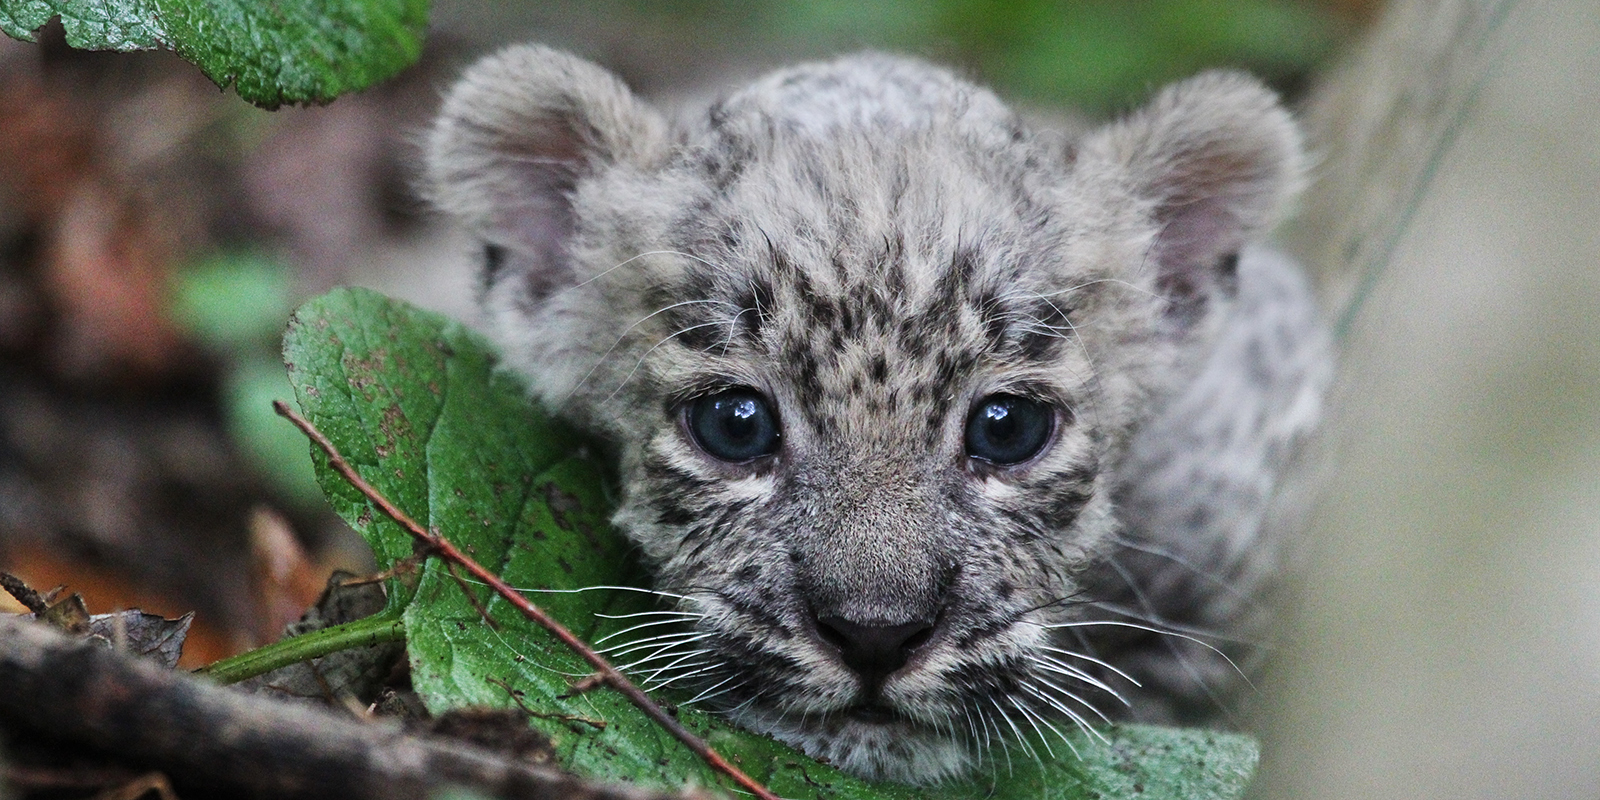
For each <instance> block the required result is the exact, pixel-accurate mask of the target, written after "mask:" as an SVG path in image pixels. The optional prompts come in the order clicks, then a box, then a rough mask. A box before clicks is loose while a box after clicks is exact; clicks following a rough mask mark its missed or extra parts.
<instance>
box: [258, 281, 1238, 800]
mask: <svg viewBox="0 0 1600 800" xmlns="http://www.w3.org/2000/svg"><path fill="white" fill-rule="evenodd" d="M284 352H285V358H286V360H287V361H288V362H289V370H290V376H291V379H292V381H293V383H294V385H295V390H296V395H297V397H298V398H299V401H300V404H301V407H302V409H303V410H304V412H305V414H306V416H307V417H308V418H310V419H311V421H312V422H314V423H315V424H316V425H317V426H318V427H319V428H321V429H322V430H323V432H324V433H326V434H327V435H328V436H329V438H330V439H332V440H333V442H334V443H335V445H336V446H338V447H339V448H340V450H341V451H342V452H343V453H344V454H345V456H346V457H347V458H348V459H349V460H350V461H351V462H352V463H353V464H354V465H355V466H356V468H357V469H358V470H359V471H360V472H361V474H362V476H363V477H364V478H366V479H367V480H368V481H370V482H371V483H372V484H373V485H374V486H376V487H378V488H379V489H380V490H381V491H382V492H384V493H385V494H386V495H387V496H388V497H390V498H391V499H392V500H394V501H395V502H396V503H398V504H399V505H400V506H401V507H402V508H405V509H406V510H407V511H408V512H409V513H410V514H411V515H412V516H413V517H415V518H416V519H418V520H419V521H420V522H422V523H423V524H426V525H430V526H434V527H436V528H438V529H439V530H440V531H441V532H442V533H443V534H445V535H446V536H447V537H449V538H450V539H451V540H452V541H454V542H455V543H456V544H457V545H458V546H460V547H462V548H463V549H464V550H466V551H467V552H469V553H471V554H472V555H473V556H474V557H475V558H477V559H478V560H479V561H480V562H481V563H483V564H484V565H485V566H487V567H489V568H490V569H491V570H497V571H499V573H500V574H501V575H502V576H503V577H504V578H505V579H506V580H507V581H509V582H510V583H512V584H513V585H516V586H520V587H527V588H529V589H536V590H541V591H536V592H533V593H532V594H531V595H530V596H531V597H532V598H533V599H534V600H535V602H537V603H539V604H540V605H542V606H543V607H544V608H545V609H546V610H548V611H549V612H550V613H552V614H553V615H554V616H556V617H557V618H558V619H561V620H563V621H564V622H565V623H566V624H567V625H568V626H569V627H571V628H572V629H573V630H574V632H576V633H577V634H578V635H579V636H581V637H584V638H586V639H588V640H589V641H591V642H592V641H595V640H596V639H598V638H600V637H602V636H606V635H608V634H609V633H612V632H615V631H617V630H620V629H621V628H622V627H623V626H625V625H626V624H627V622H628V621H624V620H613V619H607V618H603V617H599V616H596V615H597V614H600V613H605V614H609V615H613V616H615V615H622V614H629V613H636V612H639V611H645V610H649V609H652V608H654V605H653V603H652V600H651V597H650V595H649V594H647V593H645V592H641V591H629V590H625V589H589V590H587V591H570V590H577V589H588V587H611V586H640V585H643V576H642V575H641V574H640V572H639V570H638V568H637V567H636V566H634V565H633V563H632V561H631V560H630V557H629V550H628V547H627V546H626V544H625V541H624V540H623V539H622V538H621V537H620V536H619V535H618V534H617V533H615V532H614V531H613V530H612V529H611V528H610V526H609V525H608V523H607V521H606V520H607V516H608V505H609V504H608V502H607V496H606V490H605V484H604V480H603V475H604V471H603V470H602V468H601V467H600V465H599V464H597V463H596V462H595V460H594V459H593V458H592V457H591V456H590V455H589V454H588V452H587V451H586V450H585V449H584V447H583V445H582V440H581V439H580V438H579V437H577V436H576V435H574V434H573V433H571V432H569V431H567V430H565V429H563V428H562V427H560V426H559V425H557V424H555V423H553V422H552V421H551V420H549V419H548V418H546V417H545V416H544V415H543V414H541V413H540V412H539V411H538V410H537V409H536V408H534V407H533V406H532V405H531V404H530V403H529V402H528V401H527V399H526V392H525V391H524V389H523V387H522V385H521V384H520V383H519V382H518V381H517V380H515V379H513V378H512V377H510V376H509V375H508V374H507V373H505V372H504V371H502V370H498V369H496V368H495V357H494V356H493V355H492V352H491V350H490V349H489V347H488V346H487V345H486V344H485V343H484V342H483V341H482V339H480V338H479V337H478V336H477V335H475V334H473V333H472V332H470V331H468V330H466V329H465V328H463V327H462V326H460V325H458V324H456V323H454V322H450V321H448V320H446V319H444V318H442V317H439V316H437V315H434V314H430V313H427V312H423V311H419V310H417V309H414V308H412V307H410V306H407V305H405V304H403V303H399V302H395V301H391V300H388V299H386V298H384V297H382V296H380V295H377V294H375V293H372V292H369V291H365V290H358V289H341V290H337V291H334V292H332V293H330V294H327V295H324V296H323V297H321V298H318V299H316V300H313V301H311V302H310V303H309V304H307V305H306V306H305V307H303V308H301V309H300V311H299V312H297V313H296V315H295V318H294V320H293V322H292V323H291V324H290V328H289V333H288V336H287V337H286V339H285V345H284ZM318 466H319V479H320V480H321V481H322V484H323V488H324V489H325V490H326V491H327V492H328V495H329V497H330V499H331V500H332V501H333V503H334V506H335V508H336V509H338V511H339V512H340V513H341V514H342V515H343V516H344V518H345V519H346V520H348V521H349V522H350V523H351V524H352V525H353V526H355V527H356V529H357V530H359V531H361V533H362V534H363V535H364V536H366V537H367V540H368V541H369V542H371V543H372V546H373V549H374V550H375V551H376V552H377V553H378V556H379V560H380V562H381V563H383V564H385V565H387V564H389V563H391V562H392V561H393V560H395V559H397V558H403V557H405V556H407V555H408V554H410V553H411V543H410V540H409V538H407V536H406V535H405V534H404V532H402V531H400V530H399V529H398V528H396V527H395V526H394V525H393V524H392V523H390V522H388V521H387V520H384V519H383V518H382V517H381V516H380V515H379V514H378V512H377V511H376V510H375V509H373V508H372V507H371V506H370V504H368V503H367V502H366V501H365V500H364V499H362V498H361V497H360V496H359V495H357V494H355V492H354V490H352V489H351V488H350V487H348V486H346V485H344V484H343V482H342V481H341V480H340V479H339V478H338V476H336V475H334V474H333V473H332V472H331V471H330V470H328V469H327V468H326V461H325V459H322V458H321V457H320V456H319V457H318ZM395 588H396V590H397V595H399V596H401V597H409V605H407V606H406V608H405V612H404V613H405V623H406V631H407V638H408V649H409V652H410V657H411V665H412V683H413V685H414V686H415V687H416V689H417V690H418V691H419V692H420V693H421V694H422V696H423V698H424V700H425V701H426V702H427V704H428V706H429V708H430V709H432V710H434V711H435V712H437V711H442V710H445V709H448V708H453V707H458V706H463V705H490V706H512V705H520V706H522V707H523V708H526V709H527V710H529V711H531V712H532V713H533V714H534V715H535V716H534V719H533V724H534V725H535V726H536V727H538V728H539V729H540V730H542V731H544V732H545V733H546V734H548V735H549V736H550V737H551V738H552V740H553V741H554V743H555V746H556V750H557V753H558V755H559V757H560V759H561V761H562V763H563V764H564V766H566V767H567V768H569V769H571V770H573V771H575V772H578V773H580V774H584V775H589V776H592V777H596V778H603V779H610V780H623V781H632V782H636V783H641V784H647V785H653V786H662V787H676V786H681V785H683V784H684V783H686V782H696V783H700V784H706V783H714V782H717V781H718V780H719V779H718V778H717V777H715V776H713V775H712V774H711V773H710V772H709V771H708V770H707V769H706V768H705V767H704V765H702V764H701V763H700V762H699V761H698V760H697V759H696V758H695V757H694V756H693V755H692V754H691V753H689V751H688V750H687V749H685V748H684V747H683V746H682V745H680V744H679V743H677V742H676V741H674V740H673V739H671V738H670V737H669V736H668V735H667V734H665V733H664V732H663V731H661V730H660V729H659V728H657V727H656V726H655V725H654V724H653V723H651V722H650V721H649V720H648V719H646V718H645V717H644V715H642V714H640V713H639V712H638V711H637V710H636V709H634V708H633V707H632V706H630V705H628V703H627V702H626V701H625V700H623V699H622V698H621V696H620V695H617V694H616V693H614V692H610V691H606V690H596V691H590V692H587V693H583V694H577V695H573V694H572V693H571V684H572V682H573V681H574V680H575V679H577V678H579V677H581V676H583V675H585V674H587V673H588V672H589V670H588V669H587V668H586V666H585V665H584V664H583V663H582V662H581V661H580V660H579V659H578V658H577V657H576V656H574V655H573V654H572V653H570V652H568V651H567V650H566V649H565V648H564V647H562V646H561V645H560V644H559V643H557V642H555V641H554V640H553V639H552V637H550V636H549V635H548V634H546V633H545V632H544V631H543V630H542V629H539V628H537V627H535V626H534V625H532V624H531V623H528V622H526V621H525V620H523V619H522V618H521V617H520V616H518V615H517V614H515V612H514V611H513V610H512V609H510V608H508V607H507V605H506V604H505V603H504V602H503V601H502V600H501V599H499V598H497V597H494V598H491V597H490V595H489V594H488V592H486V591H485V590H484V588H483V587H477V586H466V585H464V584H463V583H461V582H458V581H457V580H455V579H454V578H453V577H452V576H451V574H450V573H449V572H448V571H447V570H445V569H444V568H443V567H442V566H441V565H440V564H439V563H438V562H437V561H430V562H429V564H428V565H427V567H426V568H425V569H424V570H423V575H422V577H421V581H420V583H419V584H418V585H417V587H416V589H415V592H414V593H410V592H408V591H407V590H406V589H405V588H404V587H403V586H400V585H398V584H397V585H396V586H395ZM464 589H471V590H472V591H473V592H474V595H475V597H474V598H470V599H469V598H468V596H467V594H466V592H465V591H464ZM550 590H555V591H550ZM562 590H568V591H562ZM480 606H482V607H483V608H486V609H487V611H488V612H489V613H490V615H491V616H492V617H493V618H494V619H495V620H496V622H497V627H498V629H496V628H491V627H490V626H488V625H486V624H485V623H484V621H483V619H482V617H481V615H480V612H479V610H478V609H479V607H480ZM673 700H677V701H679V702H681V701H682V700H683V698H681V697H678V698H672V697H667V698H663V702H667V703H670V702H672V701H673ZM677 714H678V718H679V719H680V720H681V721H682V722H683V723H684V724H685V725H686V726H687V727H688V728H690V729H691V730H693V731H695V732H696V733H698V734H700V735H701V736H703V737H704V738H706V739H707V740H709V741H710V743H711V744H712V746H713V747H715V748H717V749H718V750H719V751H721V752H722V753H723V754H724V755H726V756H728V757H730V758H732V759H733V760H734V761H735V762H736V763H738V764H740V765H741V766H742V768H743V769H745V770H746V771H747V772H749V773H750V774H751V775H752V776H753V777H755V778H756V779H758V780H761V781H763V782H765V783H767V784H768V785H769V786H770V787H771V788H772V789H773V790H774V791H776V792H777V793H778V794H780V795H782V796H784V797H789V798H861V799H863V800H864V799H866V798H880V799H885V800H896V799H899V798H905V799H909V798H967V797H992V798H1029V799H1030V800H1033V799H1035V798H1057V799H1059V800H1075V799H1077V798H1091V797H1102V798H1111V797H1136V796H1137V797H1141V798H1233V797H1238V796H1239V795H1240V794H1241V793H1242V791H1243V788H1244V785H1245V783H1246V782H1247V781H1248V779H1249V775H1250V773H1251V772H1252V770H1253V769H1254V766H1255V758H1256V750H1255V745H1254V743H1253V742H1251V741H1250V740H1249V739H1247V738H1244V737H1240V736H1233V735H1227V734H1217V733H1211V732H1204V731H1184V730H1170V729H1160V728H1149V727H1121V728H1115V729H1111V730H1109V731H1107V732H1106V734H1107V736H1108V737H1109V744H1104V743H1100V742H1097V741H1095V740H1091V739H1088V738H1086V737H1078V738H1075V739H1074V740H1073V745H1074V746H1075V747H1076V748H1077V749H1078V750H1079V751H1080V752H1082V754H1083V758H1082V759H1081V760H1080V759H1079V758H1076V757H1074V756H1072V755H1071V754H1070V753H1068V752H1067V751H1066V749H1065V748H1063V747H1062V744H1061V743H1060V742H1056V743H1055V744H1054V747H1055V748H1056V754H1057V755H1059V756H1060V758H1046V759H1043V760H1035V759H1034V758H1033V757H1032V756H1029V755H1024V751H1023V750H1022V749H1020V748H1016V747H1014V748H1013V749H1012V750H1011V751H1010V752H1009V753H1002V752H998V751H997V752H996V753H995V754H993V756H992V757H991V758H990V759H989V760H988V761H987V762H986V763H987V766H986V768H985V769H983V770H981V771H980V774H979V775H977V776H976V777H974V778H971V779H970V780H968V781H965V782H962V783H959V784H953V785H949V786H942V787H939V788H938V789H934V790H925V789H911V788H908V787H904V786H896V785H889V784H881V785H873V784H869V783H866V782H864V781H861V780H858V779H855V778H852V777H850V776H847V775H844V774H842V773H840V772H838V771H837V770H835V769H832V768H831V767H828V766H826V765H824V764H820V763H818V762H816V761H813V760H811V759H809V758H806V757H805V756H803V755H801V754H800V753H797V752H795V751H794V750H791V749H790V748H788V747H785V746H784V745H781V744H779V743H777V742H774V741H772V740H770V739H767V738H765V737H761V736H756V735H754V734H750V733H746V732H744V731H741V730H738V729H736V728H733V727H731V726H730V725H728V724H727V723H725V722H724V721H722V719H720V718H719V717H717V716H714V715H711V714H707V713H704V712H702V711H699V710H697V709H694V708H689V707H679V708H678V709H677ZM1031 746H1032V747H1034V748H1035V749H1037V750H1039V752H1041V753H1042V752H1044V750H1043V749H1042V747H1041V745H1040V743H1037V742H1035V743H1033V744H1032V745H1031Z"/></svg>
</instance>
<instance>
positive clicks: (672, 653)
mask: <svg viewBox="0 0 1600 800" xmlns="http://www.w3.org/2000/svg"><path fill="white" fill-rule="evenodd" d="M709 652H711V651H710V650H705V649H700V650H691V651H689V652H687V653H680V652H678V651H676V650H673V649H672V645H667V646H665V647H662V648H661V649H660V650H656V651H655V652H653V653H651V654H650V655H648V656H645V657H644V658H641V659H639V660H638V661H634V662H631V663H629V664H626V665H623V666H620V667H617V670H618V671H620V672H634V671H638V672H639V673H641V674H643V673H644V672H647V671H648V670H641V669H639V667H640V666H641V665H644V664H648V663H650V662H652V661H660V660H661V659H664V658H676V659H679V660H683V659H687V658H695V657H696V656H703V655H705V654H707V653H709ZM674 663H676V662H674ZM662 669H666V667H662ZM652 674H654V673H652Z"/></svg>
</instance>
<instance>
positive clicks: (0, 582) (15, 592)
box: [0, 572, 50, 615]
mask: <svg viewBox="0 0 1600 800" xmlns="http://www.w3.org/2000/svg"><path fill="white" fill-rule="evenodd" d="M0 589H5V590H6V593H7V594H9V595H11V596H12V597H15V598H17V602H19V603H21V604H23V605H24V606H27V608H28V610H29V611H32V612H33V613H34V614H35V615H38V614H43V613H44V612H46V611H48V610H50V605H49V604H48V603H46V602H45V599H44V598H43V597H41V596H40V595H39V593H38V592H36V591H34V590H33V588H32V587H30V586H28V584H26V583H23V582H22V579H21V578H18V577H17V576H15V575H12V574H11V573H9V572H0Z"/></svg>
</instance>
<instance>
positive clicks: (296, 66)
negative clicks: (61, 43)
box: [0, 0, 428, 108]
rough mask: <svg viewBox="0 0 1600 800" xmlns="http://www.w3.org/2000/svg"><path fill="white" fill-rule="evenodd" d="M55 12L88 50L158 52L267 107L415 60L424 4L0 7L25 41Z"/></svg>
mask: <svg viewBox="0 0 1600 800" xmlns="http://www.w3.org/2000/svg"><path fill="white" fill-rule="evenodd" d="M56 15H60V17H61V24H62V27H64V28H65V29H66V34H67V43H68V44H70V45H72V46H73V47H77V48H81V49H85V50H124V51H126V50H149V49H153V48H158V47H164V48H168V49H171V50H173V51H175V52H176V53H177V54H178V55H179V56H182V57H183V58H184V59H185V60H187V61H189V62H190V63H192V64H194V65H195V66H198V67H199V68H200V70H201V71H202V72H204V73H205V74H206V77H208V78H210V79H211V80H212V81H214V82H216V84H217V85H218V86H221V87H223V88H226V87H228V86H233V87H234V88H235V89H237V90H238V92H239V96H240V97H243V98H244V99H246V100H249V101H250V102H252V103H255V104H256V105H258V106H261V107H263V108H277V107H278V106H280V105H283V104H285V103H325V102H328V101H329V100H332V99H333V98H335V97H338V96H339V95H341V94H344V93H346V92H352V91H356V90H358V89H364V88H366V87H368V86H371V85H372V84H374V83H377V82H378V81H381V80H383V79H385V78H388V77H390V76H391V75H394V74H395V73H396V72H399V71H400V70H401V69H403V68H404V67H406V66H407V65H409V64H411V63H412V62H413V61H416V60H417V56H418V55H419V54H420V53H421V52H422V37H423V32H424V29H425V28H426V27H427V24H428V0H273V2H257V1H256V0H0V31H4V32H5V33H6V34H8V35H10V36H12V37H14V38H17V39H25V40H28V41H32V40H33V32H34V31H36V30H38V29H39V26H41V25H43V24H45V23H46V22H48V21H49V20H50V18H51V17H53V16H56Z"/></svg>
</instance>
